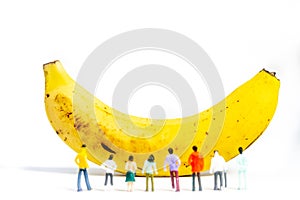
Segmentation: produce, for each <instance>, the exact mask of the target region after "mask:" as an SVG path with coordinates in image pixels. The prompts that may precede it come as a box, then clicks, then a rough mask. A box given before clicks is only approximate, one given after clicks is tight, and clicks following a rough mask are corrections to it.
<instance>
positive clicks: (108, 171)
mask: <svg viewBox="0 0 300 200" xmlns="http://www.w3.org/2000/svg"><path fill="white" fill-rule="evenodd" d="M113 158H114V155H113V154H110V155H109V157H108V159H107V160H106V161H105V162H104V163H103V164H102V165H101V166H100V167H101V168H103V169H104V170H105V182H104V187H105V190H106V187H107V181H108V177H110V185H111V187H112V186H113V185H114V184H113V177H114V171H115V170H116V169H117V164H116V163H115V161H113Z"/></svg>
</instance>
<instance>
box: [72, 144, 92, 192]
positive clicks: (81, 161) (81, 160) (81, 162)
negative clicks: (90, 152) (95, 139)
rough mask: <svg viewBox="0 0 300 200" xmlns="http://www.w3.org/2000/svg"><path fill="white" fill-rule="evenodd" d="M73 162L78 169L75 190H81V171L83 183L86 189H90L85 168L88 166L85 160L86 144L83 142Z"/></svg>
mask: <svg viewBox="0 0 300 200" xmlns="http://www.w3.org/2000/svg"><path fill="white" fill-rule="evenodd" d="M75 163H76V164H77V165H78V167H79V171H78V178H77V192H80V191H82V188H81V174H82V172H83V174H84V179H85V184H86V187H87V189H88V190H91V189H92V188H91V186H90V182H89V176H88V172H87V168H89V165H88V162H87V152H86V145H85V144H83V145H82V146H81V149H80V151H79V153H78V154H77V156H76V157H75Z"/></svg>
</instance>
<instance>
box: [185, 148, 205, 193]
mask: <svg viewBox="0 0 300 200" xmlns="http://www.w3.org/2000/svg"><path fill="white" fill-rule="evenodd" d="M192 149H193V151H194V152H193V153H191V154H190V156H189V159H188V164H189V165H191V166H192V178H193V179H192V181H193V182H192V184H193V185H192V190H193V191H195V178H196V175H197V178H198V185H199V191H202V186H201V179H200V172H201V170H202V169H203V167H204V159H203V157H202V156H201V154H200V153H199V152H198V148H197V146H193V147H192Z"/></svg>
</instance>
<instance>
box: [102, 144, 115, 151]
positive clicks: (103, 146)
mask: <svg viewBox="0 0 300 200" xmlns="http://www.w3.org/2000/svg"><path fill="white" fill-rule="evenodd" d="M101 146H102V148H103V149H104V150H105V151H108V152H109V153H113V154H116V152H115V151H114V150H112V149H111V148H109V147H108V146H107V145H106V144H104V143H103V142H101Z"/></svg>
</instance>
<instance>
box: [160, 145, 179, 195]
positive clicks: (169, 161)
mask: <svg viewBox="0 0 300 200" xmlns="http://www.w3.org/2000/svg"><path fill="white" fill-rule="evenodd" d="M168 152H169V155H167V156H166V159H165V161H164V171H167V166H168V165H169V171H170V177H171V184H172V188H173V190H174V189H175V184H174V177H175V179H176V189H175V191H176V192H179V191H180V188H179V177H178V168H179V166H180V164H181V162H180V159H179V157H178V156H177V155H175V154H173V152H174V151H173V149H172V148H169V149H168Z"/></svg>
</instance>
